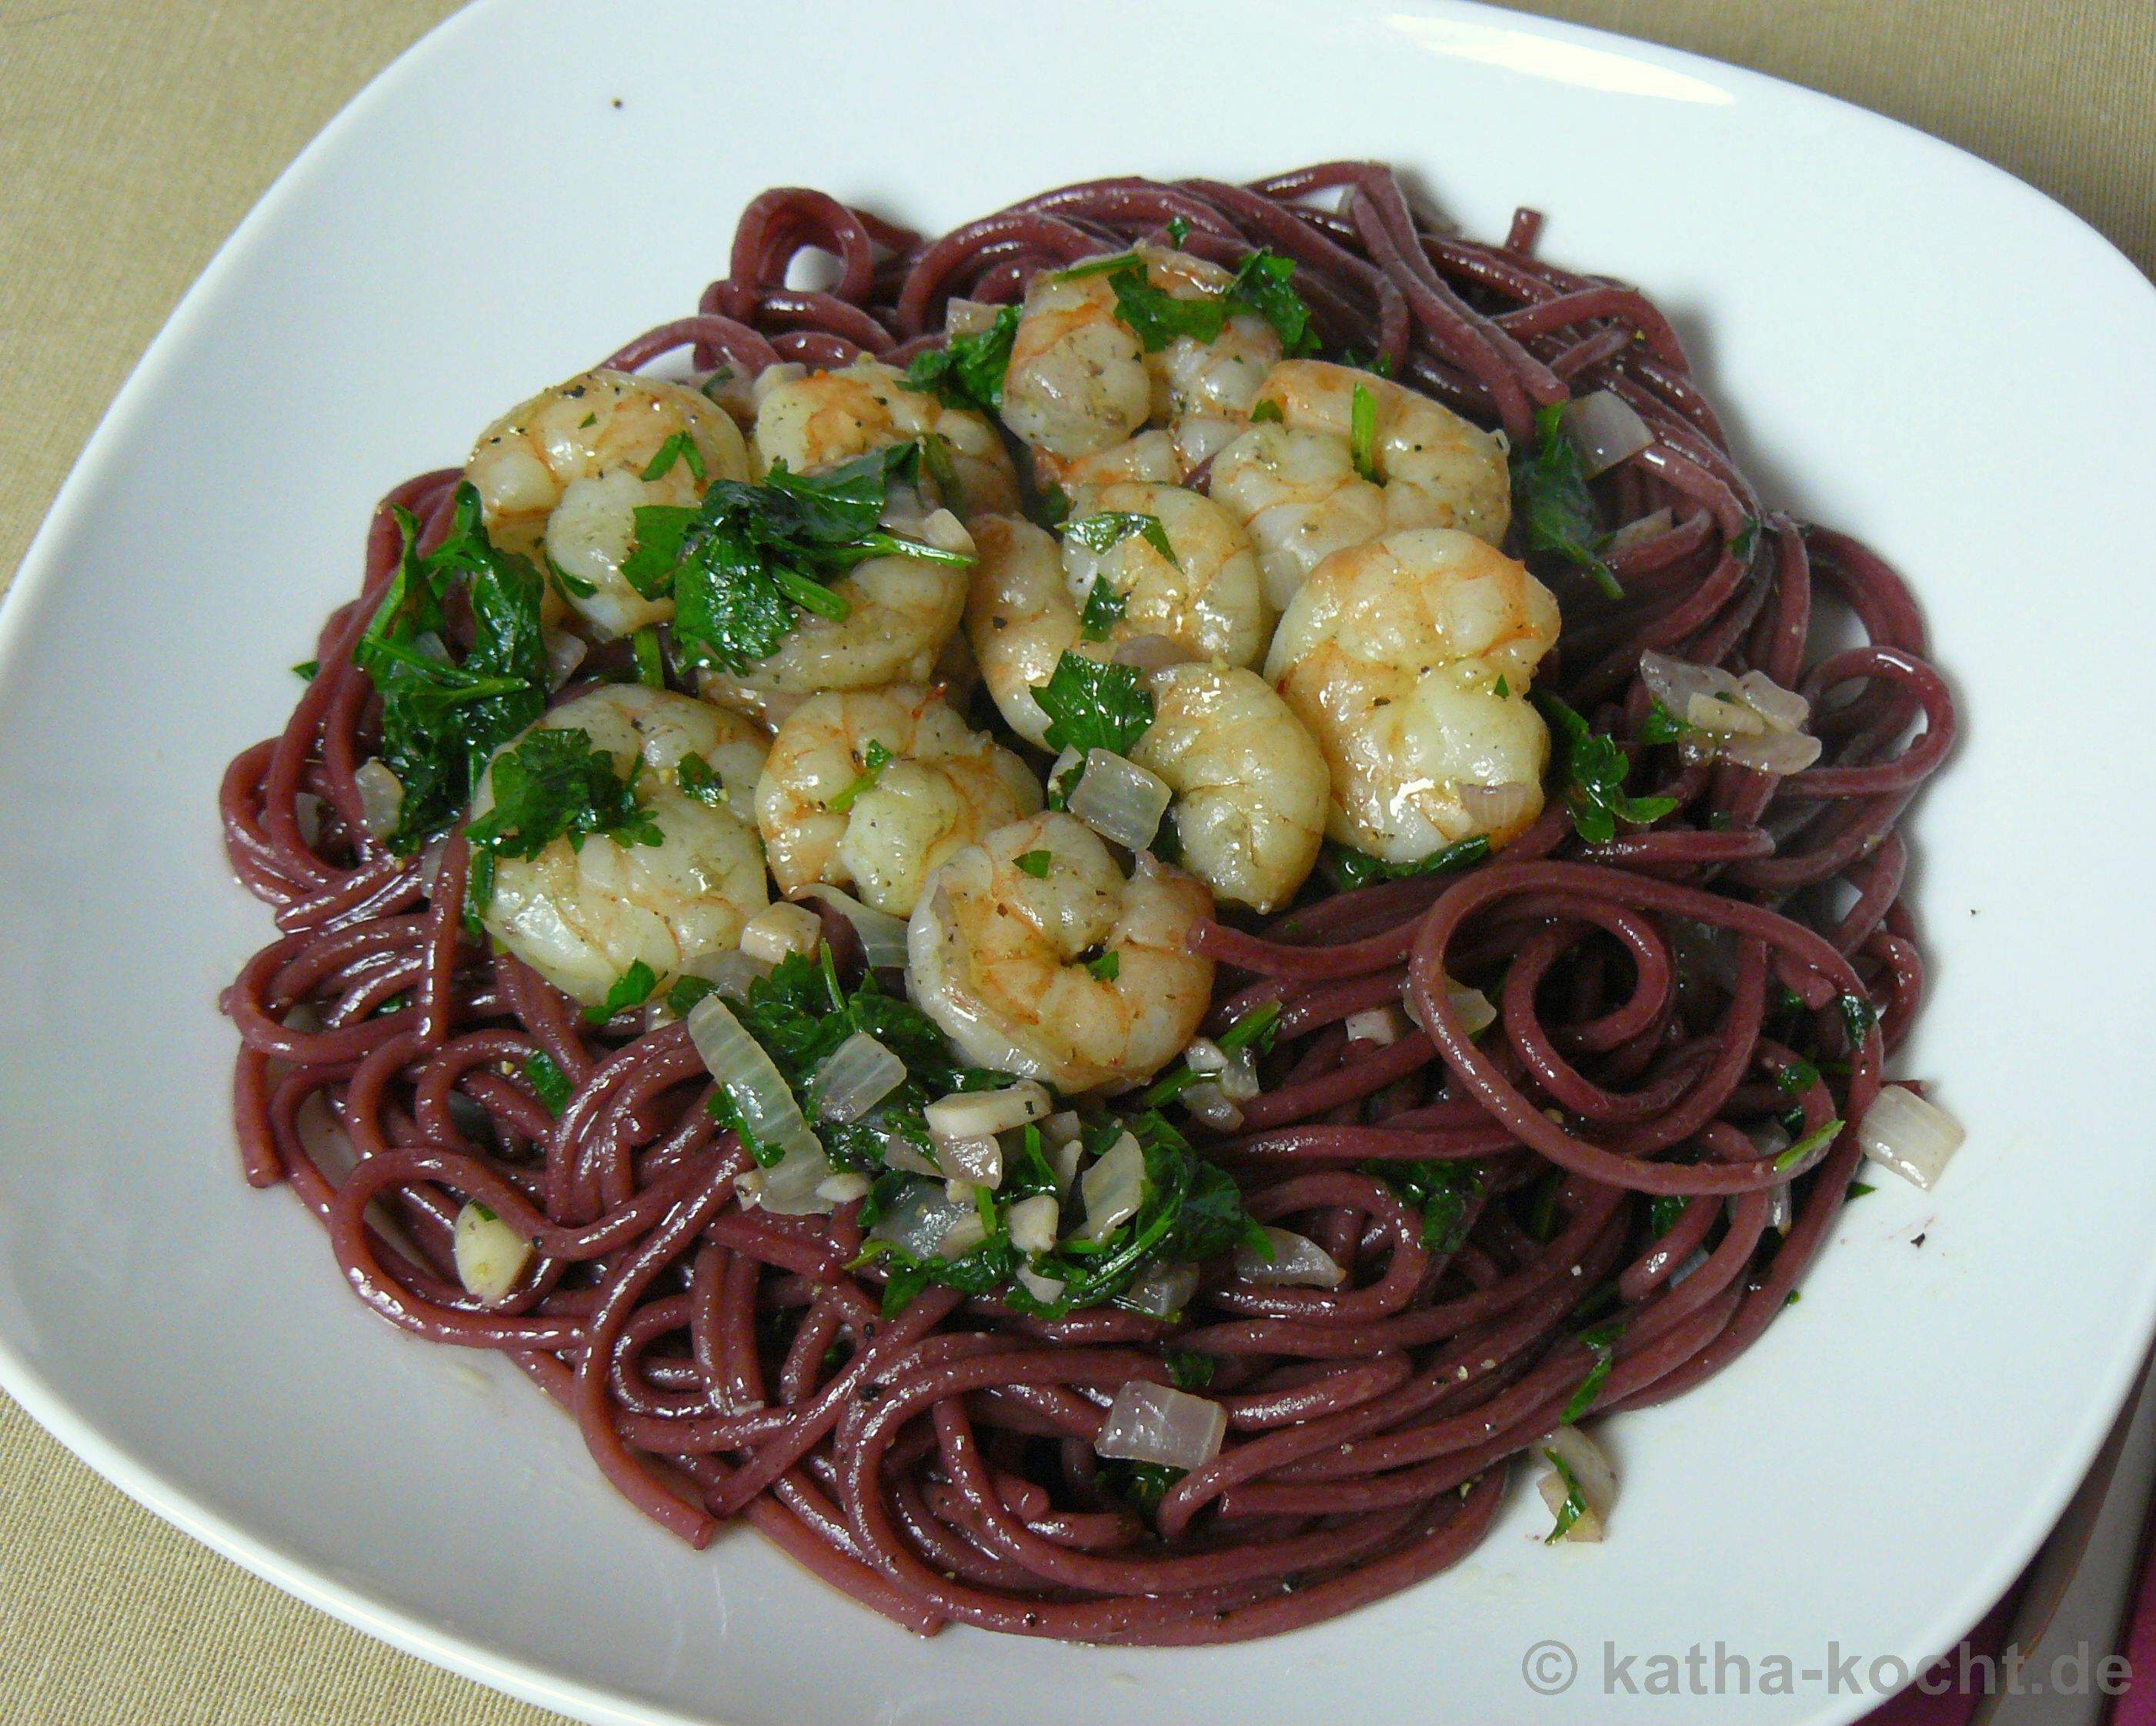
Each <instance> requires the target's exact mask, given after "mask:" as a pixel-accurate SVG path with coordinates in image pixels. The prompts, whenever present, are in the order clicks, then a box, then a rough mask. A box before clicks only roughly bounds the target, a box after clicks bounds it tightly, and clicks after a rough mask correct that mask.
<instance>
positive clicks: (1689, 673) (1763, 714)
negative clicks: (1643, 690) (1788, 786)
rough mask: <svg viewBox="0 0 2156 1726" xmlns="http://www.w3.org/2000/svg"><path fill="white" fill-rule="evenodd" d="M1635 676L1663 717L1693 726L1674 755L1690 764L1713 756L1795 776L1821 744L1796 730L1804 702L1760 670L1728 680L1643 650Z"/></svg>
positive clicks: (1805, 715) (1806, 710)
mask: <svg viewBox="0 0 2156 1726" xmlns="http://www.w3.org/2000/svg"><path fill="white" fill-rule="evenodd" d="M1640 677H1641V678H1642V680H1644V681H1645V683H1646V686H1647V688H1648V691H1650V693H1651V694H1652V695H1653V696H1654V697H1655V700H1656V701H1660V702H1661V704H1662V706H1664V707H1665V708H1666V709H1667V710H1668V711H1669V712H1671V714H1673V715H1675V716H1676V717H1677V718H1679V719H1681V720H1683V721H1684V722H1685V723H1686V724H1687V725H1689V726H1691V727H1692V732H1691V734H1690V735H1688V736H1686V737H1685V738H1683V739H1682V741H1681V744H1680V746H1679V753H1681V755H1682V756H1683V758H1684V759H1685V760H1686V762H1687V763H1692V764H1695V765H1697V763H1701V762H1703V761H1712V760H1715V759H1717V758H1719V759H1721V760H1723V761H1727V762H1732V763H1735V764H1736V765H1738V766H1739V767H1748V768H1753V769H1755V770H1756V771H1758V772H1760V773H1802V772H1803V771H1804V769H1805V768H1808V767H1809V766H1810V765H1811V764H1812V763H1814V762H1815V761H1817V760H1818V759H1819V758H1820V752H1821V750H1822V749H1823V748H1824V747H1825V746H1824V745H1823V744H1822V743H1821V742H1820V740H1819V739H1818V738H1817V737H1812V736H1810V735H1809V734H1808V733H1806V732H1804V729H1803V727H1804V723H1805V722H1806V721H1807V720H1809V718H1810V717H1811V703H1810V702H1809V701H1806V700H1805V699H1804V697H1803V696H1800V695H1798V694H1796V693H1795V692H1794V691H1791V690H1786V689H1784V688H1783V687H1782V686H1781V685H1779V683H1776V682H1775V681H1774V680H1773V679H1772V678H1770V677H1768V676H1767V674H1766V673H1765V672H1763V671H1747V672H1746V673H1745V674H1744V675H1743V676H1742V677H1732V676H1730V675H1729V673H1728V672H1727V671H1725V670H1722V668H1721V667H1720V666H1719V665H1693V664H1692V663H1691V661H1690V660H1680V659H1672V658H1671V656H1670V655H1667V654H1662V653H1654V652H1648V653H1643V654H1641V655H1640Z"/></svg>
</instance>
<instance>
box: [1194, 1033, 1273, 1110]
mask: <svg viewBox="0 0 2156 1726" xmlns="http://www.w3.org/2000/svg"><path fill="white" fill-rule="evenodd" d="M1183 1065H1184V1066H1187V1067H1188V1068H1189V1069H1190V1070H1191V1071H1193V1073H1203V1074H1204V1075H1205V1076H1206V1077H1208V1078H1209V1079H1210V1080H1212V1081H1213V1082H1214V1084H1215V1085H1217V1086H1219V1089H1220V1094H1221V1095H1222V1096H1223V1097H1226V1098H1227V1099H1228V1101H1229V1102H1249V1101H1250V1099H1251V1098H1252V1097H1255V1096H1256V1095H1257V1094H1258V1092H1260V1090H1261V1089H1263V1088H1264V1087H1263V1086H1260V1084H1259V1083H1258V1064H1257V1061H1255V1058H1253V1056H1251V1054H1250V1050H1247V1049H1238V1050H1236V1051H1235V1053H1234V1054H1233V1055H1230V1054H1229V1052H1228V1051H1227V1050H1224V1049H1223V1048H1222V1047H1221V1046H1220V1045H1219V1044H1218V1043H1216V1042H1214V1040H1213V1039H1212V1038H1210V1037H1193V1038H1192V1039H1191V1040H1190V1045H1189V1046H1188V1048H1186V1049H1185V1050H1183Z"/></svg>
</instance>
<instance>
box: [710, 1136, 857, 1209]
mask: <svg viewBox="0 0 2156 1726" xmlns="http://www.w3.org/2000/svg"><path fill="white" fill-rule="evenodd" d="M830 1178H831V1159H830V1158H829V1157H827V1156H825V1155H824V1147H823V1146H822V1145H820V1144H819V1143H816V1142H815V1141H814V1140H813V1139H812V1140H810V1141H809V1143H807V1144H805V1145H793V1146H790V1147H789V1148H788V1150H787V1153H786V1154H785V1155H784V1156H783V1157H782V1158H779V1159H778V1162H777V1163H776V1164H773V1166H772V1167H771V1168H769V1169H751V1170H750V1171H749V1172H748V1173H747V1174H744V1175H742V1177H741V1179H739V1180H737V1181H736V1182H735V1183H734V1189H735V1190H736V1191H737V1192H739V1193H741V1194H742V1203H743V1204H744V1205H746V1204H747V1203H748V1202H749V1201H750V1199H754V1200H755V1201H756V1202H757V1204H759V1205H762V1207H763V1208H764V1209H765V1210H767V1211H769V1212H771V1214H772V1215H774V1216H829V1215H830V1214H831V1211H832V1209H833V1201H832V1200H830V1199H827V1198H825V1197H824V1194H823V1186H824V1182H825V1181H827V1180H829V1179H830Z"/></svg>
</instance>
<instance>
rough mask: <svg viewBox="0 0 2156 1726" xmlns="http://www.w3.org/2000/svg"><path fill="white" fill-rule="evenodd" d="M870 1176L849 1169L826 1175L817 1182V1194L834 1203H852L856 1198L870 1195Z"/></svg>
mask: <svg viewBox="0 0 2156 1726" xmlns="http://www.w3.org/2000/svg"><path fill="white" fill-rule="evenodd" d="M869 1186H870V1182H869V1178H868V1177H867V1176H866V1175H865V1174H855V1173H854V1172H853V1171H852V1170H851V1169H848V1170H847V1171H846V1172H845V1173H844V1174H834V1175H829V1176H827V1177H825V1179H823V1180H821V1181H819V1182H818V1183H817V1184H816V1196H817V1197H818V1198H819V1199H829V1200H830V1201H831V1202H832V1203H833V1204H834V1205H850V1204H852V1203H853V1202H854V1200H855V1199H865V1198H867V1197H868V1195H869Z"/></svg>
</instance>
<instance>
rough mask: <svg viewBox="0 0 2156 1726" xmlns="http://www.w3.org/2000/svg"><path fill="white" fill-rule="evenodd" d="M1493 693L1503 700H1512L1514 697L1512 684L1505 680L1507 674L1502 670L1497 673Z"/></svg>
mask: <svg viewBox="0 0 2156 1726" xmlns="http://www.w3.org/2000/svg"><path fill="white" fill-rule="evenodd" d="M1491 693H1493V694H1494V695H1496V697H1497V699H1498V700H1499V701H1510V700H1511V699H1512V685H1511V684H1509V683H1507V682H1506V681H1505V674H1504V673H1503V672H1502V671H1500V672H1499V673H1498V674H1497V682H1496V687H1495V688H1494V690H1493V691H1491Z"/></svg>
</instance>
